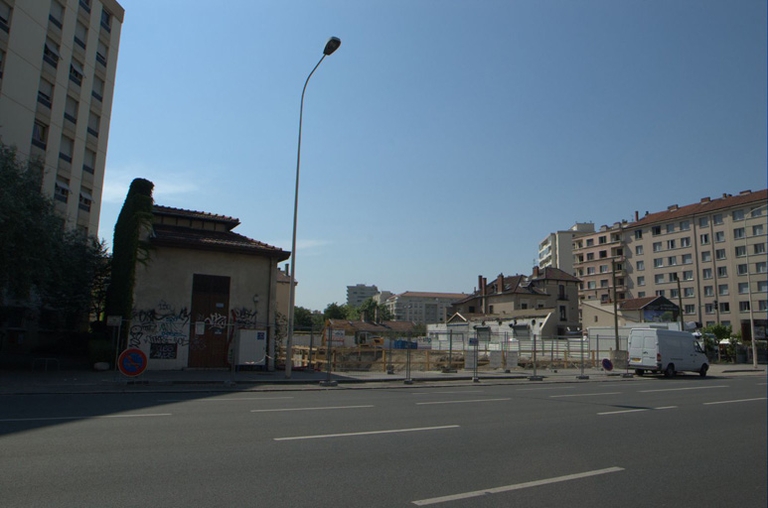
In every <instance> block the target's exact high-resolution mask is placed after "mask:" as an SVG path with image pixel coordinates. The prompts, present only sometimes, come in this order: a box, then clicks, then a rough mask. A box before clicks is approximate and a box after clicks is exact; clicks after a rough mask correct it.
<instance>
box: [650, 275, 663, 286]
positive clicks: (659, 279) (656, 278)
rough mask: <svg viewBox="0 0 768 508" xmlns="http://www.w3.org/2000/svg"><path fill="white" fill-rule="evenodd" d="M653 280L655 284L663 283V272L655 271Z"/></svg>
mask: <svg viewBox="0 0 768 508" xmlns="http://www.w3.org/2000/svg"><path fill="white" fill-rule="evenodd" d="M653 282H655V283H656V284H664V274H663V273H657V274H656V275H654V276H653Z"/></svg>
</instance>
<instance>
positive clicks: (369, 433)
mask: <svg viewBox="0 0 768 508" xmlns="http://www.w3.org/2000/svg"><path fill="white" fill-rule="evenodd" d="M458 428H460V425H440V426H437V427H414V428H410V429H391V430H370V431H364V432H345V433H341V434H317V435H310V436H294V437H276V438H273V440H274V441H299V440H304V439H326V438H333V437H354V436H373V435H376V434H399V433H403V432H423V431H428V430H445V429H458Z"/></svg>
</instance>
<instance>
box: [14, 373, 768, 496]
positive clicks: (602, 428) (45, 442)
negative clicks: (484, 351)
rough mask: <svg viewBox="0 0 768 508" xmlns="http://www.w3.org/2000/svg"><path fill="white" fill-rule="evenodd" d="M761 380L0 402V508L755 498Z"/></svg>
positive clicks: (760, 470)
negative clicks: (0, 507)
mask: <svg viewBox="0 0 768 508" xmlns="http://www.w3.org/2000/svg"><path fill="white" fill-rule="evenodd" d="M766 422H767V417H766V380H765V378H762V377H743V378H733V379H717V378H706V379H701V378H698V377H694V376H686V377H681V378H676V379H672V380H667V379H658V378H654V379H638V378H635V379H633V380H616V381H615V382H601V383H585V384H577V383H571V384H569V383H561V384H546V385H544V384H537V383H531V384H526V385H521V384H509V385H495V386H484V385H482V384H473V385H467V386H466V387H455V386H453V387H430V388H423V387H416V386H414V387H411V388H407V389H404V388H397V389H372V390H328V391H281V392H260V393H254V392H243V393H232V394H216V395H214V394H208V395H206V394H191V393H190V394H163V393H144V394H113V395H66V396H63V395H58V396H53V395H32V396H6V397H0V505H1V506H3V507H4V508H12V507H32V506H41V507H86V506H98V507H113V506H114V507H118V506H119V507H122V506H157V507H177V506H178V507H193V506H194V507H203V506H227V507H231V506H244V507H259V506H270V507H289V506H290V507H295V506H312V507H355V508H357V507H364V506H366V507H394V506H437V507H446V508H453V507H470V506H471V507H509V506H525V507H527V508H536V507H541V508H544V507H547V508H550V507H553V506H567V507H569V508H581V507H590V508H592V507H599V506H610V507H614V506H622V505H623V506H644V505H652V506H654V507H664V506H670V507H672V506H674V507H682V506H685V507H689V506H697V507H701V506H712V507H728V506H739V507H741V508H748V507H756V508H758V507H759V508H764V507H765V506H766V505H767V504H768V496H767V494H766V490H767V487H766V485H767V481H768V478H767V472H766V463H767V457H766V449H767V443H766Z"/></svg>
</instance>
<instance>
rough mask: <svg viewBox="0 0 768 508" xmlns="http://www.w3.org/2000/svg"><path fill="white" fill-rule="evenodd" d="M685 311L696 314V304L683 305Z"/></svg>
mask: <svg viewBox="0 0 768 508" xmlns="http://www.w3.org/2000/svg"><path fill="white" fill-rule="evenodd" d="M685 313H686V314H696V306H695V305H686V306H685Z"/></svg>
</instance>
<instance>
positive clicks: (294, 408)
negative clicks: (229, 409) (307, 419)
mask: <svg viewBox="0 0 768 508" xmlns="http://www.w3.org/2000/svg"><path fill="white" fill-rule="evenodd" d="M364 407H376V406H372V405H368V406H319V407H288V408H282V409H251V413H279V412H281V411H324V410H326V409H360V408H364Z"/></svg>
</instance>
